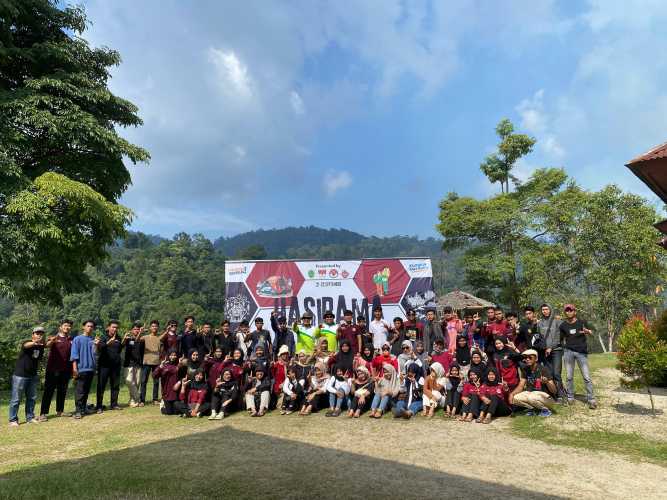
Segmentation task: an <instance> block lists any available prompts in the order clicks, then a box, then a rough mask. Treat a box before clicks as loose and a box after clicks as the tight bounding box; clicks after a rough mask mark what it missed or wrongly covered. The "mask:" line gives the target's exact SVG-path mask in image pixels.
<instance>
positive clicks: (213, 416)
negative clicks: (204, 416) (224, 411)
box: [208, 410, 217, 420]
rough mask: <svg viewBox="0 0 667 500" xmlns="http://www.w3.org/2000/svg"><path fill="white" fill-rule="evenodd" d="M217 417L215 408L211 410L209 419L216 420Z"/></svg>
mask: <svg viewBox="0 0 667 500" xmlns="http://www.w3.org/2000/svg"><path fill="white" fill-rule="evenodd" d="M216 417H217V414H216V412H215V410H211V416H210V417H208V419H209V420H215V419H216Z"/></svg>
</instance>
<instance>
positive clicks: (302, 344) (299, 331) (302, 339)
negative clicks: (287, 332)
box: [292, 311, 319, 354]
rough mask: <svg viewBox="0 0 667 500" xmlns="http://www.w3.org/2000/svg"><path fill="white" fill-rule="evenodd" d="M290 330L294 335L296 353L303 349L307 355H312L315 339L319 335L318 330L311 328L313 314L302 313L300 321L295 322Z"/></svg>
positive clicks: (314, 327)
mask: <svg viewBox="0 0 667 500" xmlns="http://www.w3.org/2000/svg"><path fill="white" fill-rule="evenodd" d="M292 330H293V331H294V333H295V334H296V351H297V352H299V351H301V350H302V349H303V350H304V351H305V352H306V353H307V354H313V351H314V350H315V339H316V338H317V336H318V333H319V329H318V328H317V327H316V326H313V314H312V313H311V312H309V311H306V312H304V313H303V314H302V315H301V321H296V322H295V323H294V325H292Z"/></svg>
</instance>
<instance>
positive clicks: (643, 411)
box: [613, 402, 664, 416]
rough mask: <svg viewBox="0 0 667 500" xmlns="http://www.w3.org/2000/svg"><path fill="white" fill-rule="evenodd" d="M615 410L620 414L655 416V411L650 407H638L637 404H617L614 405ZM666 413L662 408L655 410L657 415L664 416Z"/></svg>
mask: <svg viewBox="0 0 667 500" xmlns="http://www.w3.org/2000/svg"><path fill="white" fill-rule="evenodd" d="M613 408H614V409H615V410H616V411H617V412H619V413H626V414H628V415H649V416H653V411H652V410H651V407H650V406H643V405H638V404H635V403H632V402H630V403H617V404H615V405H613ZM663 413H664V411H663V410H661V409H660V408H656V409H655V414H656V415H662V414H663Z"/></svg>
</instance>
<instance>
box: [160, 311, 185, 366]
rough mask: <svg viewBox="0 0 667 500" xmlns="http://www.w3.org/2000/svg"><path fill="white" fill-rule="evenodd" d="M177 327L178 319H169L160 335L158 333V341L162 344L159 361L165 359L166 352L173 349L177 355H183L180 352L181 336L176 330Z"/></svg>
mask: <svg viewBox="0 0 667 500" xmlns="http://www.w3.org/2000/svg"><path fill="white" fill-rule="evenodd" d="M177 329H178V321H176V320H175V319H170V320H169V321H168V322H167V329H166V330H165V332H164V333H163V334H162V335H160V343H161V344H162V350H161V353H162V354H161V355H160V361H164V360H165V359H167V353H169V352H171V351H172V350H175V351H176V354H177V355H178V356H181V355H183V353H182V352H181V337H180V336H179V335H178V333H177V332H176V330H177ZM185 354H187V353H185Z"/></svg>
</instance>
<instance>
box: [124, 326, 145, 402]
mask: <svg viewBox="0 0 667 500" xmlns="http://www.w3.org/2000/svg"><path fill="white" fill-rule="evenodd" d="M143 328H144V327H143V325H142V324H141V323H140V322H138V321H136V322H135V323H134V325H132V330H130V331H129V332H128V333H126V334H125V337H124V338H123V346H125V360H124V361H123V366H124V367H125V384H127V389H128V390H129V392H130V408H136V407H137V406H143V403H141V393H140V386H141V366H142V364H143V361H144V343H143V342H141V332H142V331H143Z"/></svg>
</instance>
